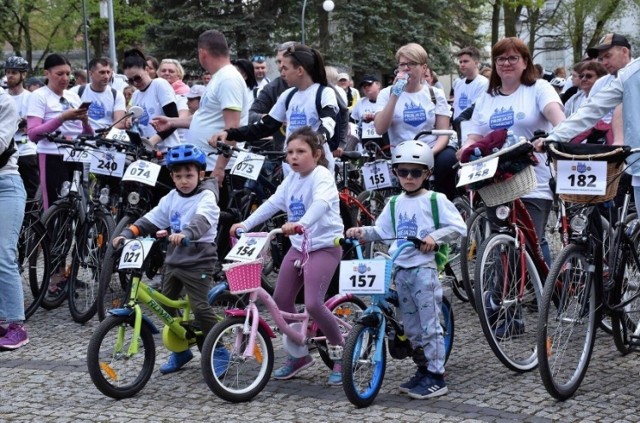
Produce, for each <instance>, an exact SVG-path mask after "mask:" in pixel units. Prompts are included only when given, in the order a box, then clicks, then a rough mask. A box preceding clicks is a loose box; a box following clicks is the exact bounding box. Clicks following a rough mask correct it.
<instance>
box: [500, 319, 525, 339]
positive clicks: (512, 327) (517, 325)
mask: <svg viewBox="0 0 640 423" xmlns="http://www.w3.org/2000/svg"><path fill="white" fill-rule="evenodd" d="M524 332H525V330H524V322H523V321H522V320H520V319H513V320H509V319H506V320H505V321H504V322H502V323H501V324H500V326H498V327H497V328H496V338H497V339H498V340H500V341H506V340H507V339H509V338H511V337H514V336H518V335H522V334H523V333H524Z"/></svg>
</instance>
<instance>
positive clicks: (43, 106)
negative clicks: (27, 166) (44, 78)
mask: <svg viewBox="0 0 640 423" xmlns="http://www.w3.org/2000/svg"><path fill="white" fill-rule="evenodd" d="M80 103H81V101H80V97H78V95H77V94H76V93H74V92H72V91H69V90H64V92H63V93H62V97H60V96H59V95H58V94H56V93H54V92H53V91H51V89H50V88H49V87H48V86H46V85H45V86H44V87H40V88H38V89H37V90H35V91H34V92H33V93H31V96H29V102H28V106H27V116H34V117H39V118H41V119H43V121H44V122H47V121H49V120H51V119H55V118H57V117H58V116H60V114H62V112H64V111H65V110H68V109H70V108H73V109H77V108H78V107H80ZM58 130H59V131H60V133H61V135H62V136H65V137H69V138H75V137H77V136H78V135H80V134H82V121H81V120H67V121H65V122H64V123H63V124H62V125H60V127H59V128H58ZM37 151H38V153H40V154H55V155H61V154H62V152H61V151H58V148H57V146H56V144H55V143H53V142H51V141H49V140H47V139H46V138H42V139H41V140H39V141H38V144H37Z"/></svg>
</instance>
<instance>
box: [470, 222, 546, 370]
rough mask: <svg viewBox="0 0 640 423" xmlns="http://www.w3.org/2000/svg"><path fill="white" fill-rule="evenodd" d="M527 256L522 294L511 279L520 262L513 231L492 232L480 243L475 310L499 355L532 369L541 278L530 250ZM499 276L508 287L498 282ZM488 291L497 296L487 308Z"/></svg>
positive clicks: (517, 366)
mask: <svg viewBox="0 0 640 423" xmlns="http://www.w3.org/2000/svg"><path fill="white" fill-rule="evenodd" d="M525 260H526V263H525V265H526V275H525V276H524V277H526V278H527V283H526V284H525V290H524V294H523V295H522V298H520V294H519V290H520V284H519V283H518V284H513V283H510V281H514V280H516V281H519V280H520V275H518V273H517V272H518V269H520V264H521V263H520V253H519V251H517V250H516V249H515V240H514V238H513V237H512V236H511V235H508V234H502V233H496V234H493V235H491V236H490V237H489V238H488V239H487V240H486V241H485V242H484V243H483V244H482V246H481V247H480V251H479V252H478V261H479V263H478V265H476V271H475V300H476V310H477V312H478V317H479V318H480V325H481V326H482V332H483V333H484V335H485V338H486V340H487V342H488V344H489V346H490V347H491V350H492V351H493V352H494V354H495V355H496V357H498V359H499V360H500V361H501V362H502V363H503V364H504V365H505V366H506V367H507V368H509V369H511V370H513V371H516V372H527V371H531V370H533V369H534V368H535V367H536V366H537V364H538V358H537V354H536V343H537V340H536V331H535V330H533V329H535V328H537V325H538V314H539V304H540V303H541V301H542V282H541V281H540V277H539V275H538V271H537V270H536V267H535V265H534V264H533V260H532V259H531V257H530V255H529V252H528V251H525ZM512 275H514V277H512ZM498 277H500V278H502V282H503V283H502V285H505V284H506V285H507V287H506V288H505V287H504V286H499V285H498V283H497V282H498V281H497V278H498ZM498 287H499V289H498ZM487 291H488V292H489V293H490V294H491V295H493V296H494V298H495V301H494V303H495V304H496V305H497V307H498V309H497V310H493V311H489V312H487V309H486V308H485V307H484V306H483V304H484V297H485V292H487ZM527 328H529V330H528V331H527Z"/></svg>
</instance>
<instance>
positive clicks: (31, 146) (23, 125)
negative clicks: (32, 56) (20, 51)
mask: <svg viewBox="0 0 640 423" xmlns="http://www.w3.org/2000/svg"><path fill="white" fill-rule="evenodd" d="M4 71H5V76H6V78H7V91H8V92H9V94H10V95H11V98H12V99H13V101H14V102H15V103H16V109H17V110H18V116H19V117H20V121H19V122H18V130H17V131H16V133H15V135H14V136H13V140H14V142H15V143H16V146H17V147H16V148H17V149H18V151H19V153H20V156H19V158H18V172H20V176H21V177H22V181H23V183H24V189H25V190H26V191H27V198H33V197H34V196H35V195H36V191H37V190H38V186H40V171H39V169H38V157H37V156H36V144H35V143H34V142H33V141H30V140H29V137H28V136H27V131H26V129H27V100H28V98H29V95H31V92H30V91H28V90H26V89H25V88H24V82H25V79H26V78H27V72H28V71H29V62H27V61H26V60H25V59H23V58H22V57H20V56H11V57H8V58H7V60H6V61H5V62H4Z"/></svg>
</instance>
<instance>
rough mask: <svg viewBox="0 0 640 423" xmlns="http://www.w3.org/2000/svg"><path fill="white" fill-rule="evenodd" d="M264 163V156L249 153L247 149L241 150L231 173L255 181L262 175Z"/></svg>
mask: <svg viewBox="0 0 640 423" xmlns="http://www.w3.org/2000/svg"><path fill="white" fill-rule="evenodd" d="M262 165H264V156H261V155H260V154H254V153H249V152H247V151H241V152H240V153H238V157H237V158H236V162H235V164H234V166H233V168H232V169H231V174H232V175H238V176H242V177H243V178H247V179H252V180H254V181H255V180H257V179H258V176H259V175H260V170H261V169H262Z"/></svg>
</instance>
